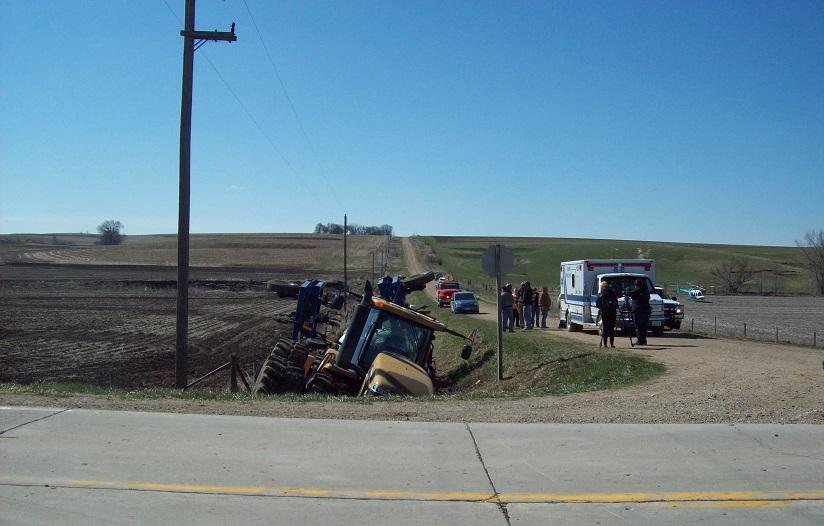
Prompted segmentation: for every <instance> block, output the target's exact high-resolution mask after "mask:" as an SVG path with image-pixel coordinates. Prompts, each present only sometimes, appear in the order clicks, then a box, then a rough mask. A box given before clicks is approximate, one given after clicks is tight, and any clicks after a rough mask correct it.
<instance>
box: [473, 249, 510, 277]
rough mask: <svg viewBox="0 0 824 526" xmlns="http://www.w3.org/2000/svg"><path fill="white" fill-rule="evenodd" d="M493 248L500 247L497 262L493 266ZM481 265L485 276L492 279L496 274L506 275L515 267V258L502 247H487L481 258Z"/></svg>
mask: <svg viewBox="0 0 824 526" xmlns="http://www.w3.org/2000/svg"><path fill="white" fill-rule="evenodd" d="M495 247H500V256H499V262H498V264H497V265H496V264H495ZM481 265H483V267H484V270H485V271H486V273H487V274H489V275H490V276H492V277H493V278H494V277H495V276H497V275H498V274H506V273H507V272H509V271H510V270H512V267H514V266H515V257H514V256H513V255H512V252H510V251H509V249H508V248H506V247H505V246H503V245H489V248H487V249H486V250H485V251H484V253H483V255H482V256H481Z"/></svg>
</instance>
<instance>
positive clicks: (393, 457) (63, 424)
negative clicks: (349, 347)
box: [0, 407, 824, 525]
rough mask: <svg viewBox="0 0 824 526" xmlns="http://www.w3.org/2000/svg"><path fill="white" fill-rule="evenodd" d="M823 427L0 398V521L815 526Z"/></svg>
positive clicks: (823, 480)
mask: <svg viewBox="0 0 824 526" xmlns="http://www.w3.org/2000/svg"><path fill="white" fill-rule="evenodd" d="M822 473H824V426H814V425H784V426H782V425H734V426H733V425H595V424H591V425H555V424H464V423H422V422H370V421H335V420H298V419H273V418H257V417H236V416H210V415H181V414H164V413H134V412H117V411H89V410H77V409H75V410H61V409H46V408H20V407H5V408H0V524H55V525H60V524H168V523H172V522H174V523H197V524H238V523H245V524H364V523H378V524H398V525H406V524H455V523H464V524H473V525H474V524H489V525H507V524H549V523H552V524H599V523H600V524H614V523H619V522H621V521H625V522H628V523H633V524H666V523H677V524H682V523H685V522H689V521H698V520H701V521H702V522H703V523H709V524H713V523H723V524H751V523H753V522H757V521H762V522H765V523H770V524H778V523H780V524H822V523H824V477H822Z"/></svg>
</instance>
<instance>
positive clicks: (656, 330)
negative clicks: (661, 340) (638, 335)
mask: <svg viewBox="0 0 824 526" xmlns="http://www.w3.org/2000/svg"><path fill="white" fill-rule="evenodd" d="M651 329H652V335H653V336H655V337H661V336H663V335H664V327H663V326H661V325H659V326H658V327H651Z"/></svg>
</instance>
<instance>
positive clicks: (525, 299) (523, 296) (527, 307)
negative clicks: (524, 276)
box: [519, 281, 532, 331]
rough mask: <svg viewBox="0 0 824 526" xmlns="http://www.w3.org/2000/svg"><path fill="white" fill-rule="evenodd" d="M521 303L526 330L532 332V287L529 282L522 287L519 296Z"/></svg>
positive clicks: (525, 282)
mask: <svg viewBox="0 0 824 526" xmlns="http://www.w3.org/2000/svg"><path fill="white" fill-rule="evenodd" d="M519 297H520V303H521V304H522V305H523V309H524V310H523V318H524V330H525V331H531V330H532V287H531V286H530V284H529V282H528V281H524V284H523V285H521V293H520V294H519Z"/></svg>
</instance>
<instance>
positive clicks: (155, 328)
mask: <svg viewBox="0 0 824 526" xmlns="http://www.w3.org/2000/svg"><path fill="white" fill-rule="evenodd" d="M404 245H405V247H406V248H409V245H408V243H407V241H406V240H404ZM405 255H406V256H407V265H408V267H409V270H410V273H415V272H419V271H420V270H421V265H420V264H419V263H417V260H416V259H415V258H414V257H413V254H412V252H411V251H409V250H406V251H405ZM6 270H7V267H6V268H4V267H0V272H3V273H5V271H6ZM72 272H75V271H72ZM233 276H236V277H237V276H238V274H233ZM34 281H36V280H34ZM93 283H94V282H92V284H89V283H85V284H83V286H86V287H90V289H91V290H92V291H93V292H92V293H85V294H84V291H83V290H80V291H78V290H77V289H72V288H66V287H64V286H63V285H61V284H60V283H59V282H57V283H54V282H44V284H43V285H42V287H43V288H42V289H38V288H36V287H35V288H29V286H28V284H25V283H24V284H22V285H21V284H20V283H19V282H14V283H13V284H7V283H6V281H2V284H3V286H4V287H8V288H3V289H0V293H2V295H0V300H2V305H0V307H2V310H0V313H2V316H3V318H2V319H0V326H2V327H3V329H2V330H3V331H11V330H14V331H19V332H18V333H13V334H12V333H9V332H3V333H2V336H3V338H2V345H3V347H0V355H2V356H3V358H4V362H3V363H4V367H5V366H6V360H5V358H6V357H7V356H9V352H10V350H14V352H16V353H17V355H16V356H17V357H16V358H15V360H17V361H15V362H14V363H15V364H16V365H14V370H17V368H23V369H21V370H24V371H28V372H27V374H31V375H35V373H38V374H42V369H41V368H40V367H38V368H37V369H38V370H34V369H31V370H28V369H25V367H27V366H26V365H25V364H26V363H27V361H28V360H32V358H33V356H34V355H33V354H32V353H31V352H26V351H25V348H23V346H18V347H20V348H19V349H17V348H14V346H10V345H8V344H7V342H10V341H18V340H15V338H21V337H24V338H27V340H26V341H30V342H39V343H38V344H42V346H41V347H40V348H41V349H42V350H44V351H50V352H51V353H52V355H53V356H52V358H50V360H51V363H52V365H51V367H54V368H58V367H62V369H60V370H62V371H64V372H65V373H66V374H70V373H73V372H74V371H76V370H77V369H78V365H77V364H76V363H75V362H73V361H72V359H67V355H70V354H71V353H70V352H67V350H66V346H65V342H64V341H60V340H58V341H57V342H56V343H55V338H56V337H57V334H52V333H55V332H56V333H58V334H59V333H62V334H63V335H64V337H66V338H70V337H72V335H74V337H76V340H77V341H80V342H86V341H87V340H88V345H89V347H82V348H81V352H80V355H82V356H87V355H88V356H104V357H108V358H109V359H111V358H112V357H115V358H118V357H123V356H137V357H140V356H144V355H146V354H147V350H146V349H143V348H140V346H139V345H137V346H136V347H135V346H134V345H136V342H138V341H155V340H156V341H157V342H163V344H162V345H159V344H158V346H157V347H155V348H154V354H159V355H160V356H161V358H163V357H164V356H166V357H168V359H166V358H163V360H164V361H163V363H164V364H166V366H167V367H168V366H169V365H170V362H171V361H172V353H173V335H172V341H171V343H169V339H168V338H169V334H170V333H169V322H168V321H163V320H164V319H166V320H168V319H169V314H170V311H173V309H174V302H173V298H172V297H171V296H170V295H168V293H161V292H157V291H144V292H143V293H140V294H131V295H130V294H124V295H123V296H122V297H118V295H117V294H113V293H112V292H111V291H110V290H109V289H108V288H107V286H104V285H99V284H98V285H94V284H93ZM74 286H78V283H75V284H74ZM95 287H99V289H100V290H97V289H95ZM43 289H45V292H44V290H43ZM9 290H12V292H9ZM148 292H151V294H152V295H155V296H152V297H149V298H147V297H146V296H151V295H149V294H148ZM163 294H166V295H163ZM27 295H28V296H27ZM131 296H133V297H131ZM241 298H246V299H241ZM52 304H55V305H57V306H56V307H55V308H54V309H52V308H51V305H52ZM193 305H196V306H197V307H196V308H193V313H195V311H197V312H196V314H193V316H194V318H196V319H197V320H199V321H198V323H193V327H195V328H196V329H197V328H199V329H200V330H202V331H203V334H211V335H212V337H211V338H212V339H209V337H205V339H203V340H201V341H202V342H203V343H201V344H200V345H199V346H197V349H196V350H195V351H194V353H193V354H194V355H195V356H198V360H199V361H203V362H207V361H210V360H211V359H213V358H214V359H218V358H219V359H222V358H221V356H223V355H220V356H216V355H215V354H214V353H215V349H224V351H225V350H226V349H229V348H233V347H237V348H240V347H241V346H244V345H247V340H248V347H246V349H247V350H246V351H241V352H247V353H248V354H246V355H247V356H249V355H253V354H255V353H256V352H258V351H256V350H254V349H255V345H256V344H255V342H256V341H258V342H260V349H265V347H264V345H263V342H264V341H266V340H267V338H268V336H269V335H270V334H271V333H272V332H274V331H275V330H276V328H275V327H274V326H272V325H270V326H268V327H267V325H266V323H268V322H267V320H271V316H272V315H273V313H274V311H275V310H276V309H277V303H276V302H275V301H271V299H270V298H268V297H266V295H265V294H262V293H260V292H250V293H248V295H246V296H244V295H242V294H241V293H239V292H232V293H227V292H225V291H223V292H222V291H203V292H202V296H201V297H199V299H197V300H194V301H193ZM120 307H122V309H120V310H118V309H119V308H120ZM70 310H77V315H76V316H75V313H72V312H69V311H70ZM484 310H486V311H487V314H485V315H482V316H486V317H487V318H491V317H492V316H493V314H492V313H494V308H492V309H490V308H487V309H484ZM18 311H19V312H20V313H19V314H18V313H17V312H18ZM134 312H137V313H138V314H137V315H134V314H133V313H134ZM12 313H13V314H12ZM43 320H50V321H49V324H48V325H47V326H46V327H44V325H46V324H44V323H43ZM91 320H100V321H105V322H108V323H115V324H116V326H117V327H118V328H119V330H117V331H114V333H115V334H112V333H111V332H108V333H107V331H106V330H105V329H103V328H101V327H104V326H103V325H102V324H99V323H97V322H93V321H91ZM553 321H554V322H555V324H556V326H557V320H553ZM7 322H9V323H10V324H7ZM171 324H172V325H171V326H172V328H173V324H174V321H173V316H172V317H171ZM259 324H262V325H260V326H259ZM55 327H57V328H58V329H59V330H57V331H55ZM258 327H262V328H258ZM244 331H246V332H244ZM533 334H534V335H535V337H536V338H541V337H548V338H574V339H578V340H581V341H586V342H589V343H593V344H594V343H596V342H597V336H596V335H594V334H587V333H567V332H563V331H560V330H557V329H545V330H538V331H534V332H533ZM107 338H109V339H111V341H116V342H118V343H117V345H120V346H122V347H117V345H114V344H112V343H110V342H109V340H107ZM118 338H119V339H118ZM269 341H273V340H269ZM650 341H651V343H652V345H650V346H648V347H646V348H644V349H643V350H640V349H638V348H635V349H630V348H629V346H628V344H627V343H626V340H620V339H619V340H618V343H619V346H620V347H621V349H620V350H619V352H633V353H643V354H644V355H647V356H649V357H650V358H652V359H654V360H657V361H659V362H662V363H664V364H665V365H666V366H667V368H668V371H667V373H665V374H664V375H662V376H660V377H658V378H656V379H654V380H653V381H650V382H647V383H645V384H641V385H636V386H629V387H624V388H620V389H612V390H605V391H597V392H590V393H578V394H572V395H566V396H545V397H534V398H520V399H495V398H490V399H484V400H455V399H445V400H434V401H433V400H412V401H392V400H388V401H387V400H384V401H374V402H364V401H334V400H330V401H326V402H283V401H272V400H265V399H264V400H254V401H236V402H206V401H183V400H170V399H165V400H123V399H117V398H110V397H104V396H72V397H66V398H56V397H42V396H34V395H12V394H8V393H2V394H0V404H14V405H39V406H44V405H45V406H59V407H86V408H102V409H127V410H150V411H169V412H187V413H217V414H245V415H259V416H284V417H305V418H345V419H383V420H428V421H474V422H569V423H580V422H620V423H700V422H726V423H733V422H747V423H756V422H757V423H817V424H822V423H824V371H822V360H824V351H822V350H820V349H818V350H817V349H808V348H802V347H794V346H788V345H775V344H763V343H754V342H748V341H739V340H724V339H712V338H701V337H695V336H690V335H687V334H684V333H679V332H674V333H667V335H666V336H665V337H662V338H650ZM101 342H103V343H104V345H100V343H101ZM60 345H63V347H62V348H61V347H60ZM95 345H99V346H98V347H94V346H95ZM130 345H132V347H129V346H130ZM221 346H222V347H221ZM89 349H94V350H89ZM267 350H268V349H267ZM263 352H265V351H263ZM163 353H166V354H165V355H164V354H163ZM148 354H152V353H148ZM201 358H202V359H201ZM38 359H39V358H38ZM154 359H155V360H158V359H159V358H157V357H155V358H154ZM215 361H216V360H215ZM120 363H121V364H124V363H126V361H121V362H120ZM128 363H130V364H131V363H134V362H132V361H131V360H128ZM146 363H148V364H149V365H151V363H153V362H152V361H151V360H149V361H148V362H146ZM212 363H214V362H212ZM210 365H211V364H210ZM96 367H97V368H98V369H99V370H101V371H104V372H105V373H106V374H115V375H125V376H126V377H128V375H129V374H133V376H132V380H134V381H138V380H140V379H141V378H143V377H144V376H143V374H141V373H136V372H134V371H133V372H132V373H123V372H122V371H120V370H119V369H118V370H117V371H115V370H114V369H113V368H111V367H108V368H100V363H97V365H96ZM141 367H148V366H147V365H141ZM94 369H95V366H92V367H90V368H89V369H88V371H93V370H94ZM5 370H6V369H3V371H5ZM143 370H144V371H146V370H148V369H143ZM169 371H171V369H166V370H165V372H163V373H162V374H165V375H166V376H164V377H163V378H166V379H167V380H166V381H170V380H169V379H168V378H169V377H168V375H169V374H170V373H169ZM3 374H4V377H5V374H6V373H5V372H4V373H3ZM89 374H91V373H89ZM106 374H98V377H99V378H102V379H104V380H105V379H106ZM223 382H225V379H224V380H223ZM224 385H225V384H224Z"/></svg>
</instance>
